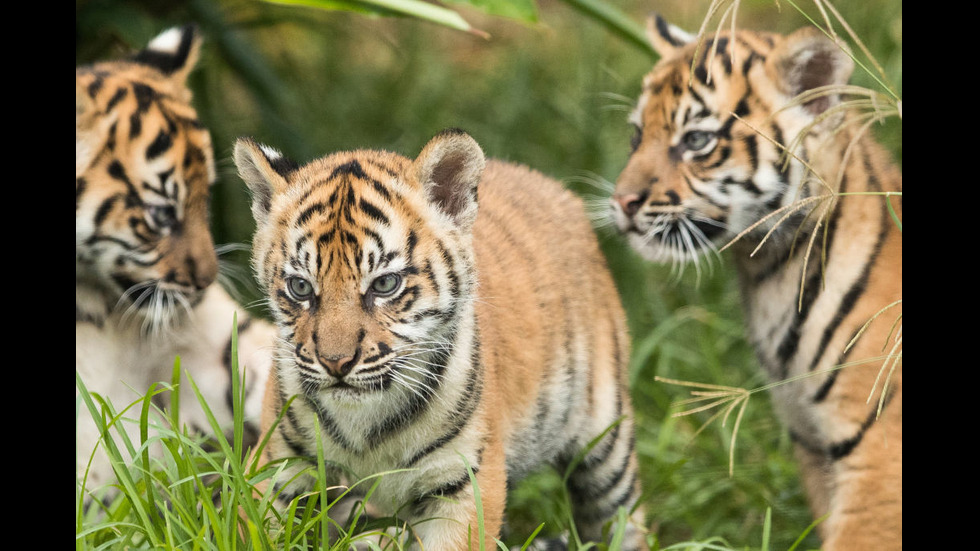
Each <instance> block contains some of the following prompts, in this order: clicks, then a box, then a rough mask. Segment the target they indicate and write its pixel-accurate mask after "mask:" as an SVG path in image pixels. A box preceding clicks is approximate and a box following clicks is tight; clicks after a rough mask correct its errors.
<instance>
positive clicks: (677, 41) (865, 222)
mask: <svg viewBox="0 0 980 551" xmlns="http://www.w3.org/2000/svg"><path fill="white" fill-rule="evenodd" d="M648 34H649V35H650V39H651V41H652V42H653V45H654V47H655V49H656V50H657V51H658V52H659V53H660V54H661V56H662V57H661V59H660V61H659V62H658V63H657V64H656V66H655V67H654V68H653V70H652V71H651V72H650V73H649V74H648V75H647V76H646V77H645V79H644V81H643V91H642V94H641V95H640V98H639V102H638V104H637V108H636V110H635V112H634V113H633V115H632V122H633V123H634V124H635V126H636V136H635V138H634V141H633V145H634V151H633V153H632V155H631V157H630V158H629V161H628V163H627V166H626V167H625V169H624V170H623V172H622V174H621V175H620V176H619V178H618V181H617V184H616V192H615V194H614V197H613V201H612V206H613V210H614V217H615V219H616V222H617V225H618V227H619V229H620V230H621V231H622V232H623V233H624V234H625V235H626V236H628V238H629V241H630V243H631V244H632V246H633V247H634V248H635V249H636V250H637V251H639V252H640V253H641V254H642V255H643V256H645V257H646V258H649V259H652V260H656V261H664V260H673V261H674V262H685V261H691V260H694V261H697V258H698V257H699V256H700V255H705V254H715V253H716V251H717V249H716V248H715V247H716V246H720V245H723V244H725V243H728V242H729V241H731V240H732V239H733V237H735V236H737V235H739V234H743V233H744V235H742V236H740V238H739V239H737V240H735V241H734V243H733V245H732V247H731V248H732V253H733V256H734V258H735V264H736V266H737V272H738V277H739V283H740V288H741V294H742V297H743V302H744V310H745V316H746V319H747V325H748V335H749V338H750V339H751V341H752V343H753V344H754V346H755V349H756V352H757V356H758V358H759V361H760V363H761V364H762V366H763V367H764V368H765V370H766V372H767V373H768V375H769V376H770V378H771V379H772V380H773V381H783V380H785V379H788V378H794V380H793V381H792V382H790V383H787V384H783V385H779V386H776V387H775V388H773V390H772V396H773V398H774V402H775V405H776V408H777V411H778V413H779V414H780V416H781V418H782V419H783V421H785V424H786V425H787V426H788V427H789V430H790V431H791V434H792V437H793V439H794V441H795V447H796V450H797V454H798V458H799V461H800V464H801V470H802V473H803V477H804V481H805V485H806V488H807V490H808V494H809V497H810V501H811V504H812V507H813V511H814V513H815V515H817V516H822V515H824V514H828V517H827V519H826V520H825V521H823V522H822V523H821V524H820V529H821V533H822V537H823V539H824V542H825V544H826V545H825V547H824V548H825V549H827V550H837V549H862V550H866V549H899V548H901V544H902V367H901V362H900V361H898V362H897V365H895V369H894V371H893V372H892V371H891V363H889V362H886V361H884V360H883V356H885V355H886V352H887V351H888V350H889V349H891V348H892V347H893V345H894V341H895V340H896V337H895V335H894V334H892V332H893V331H894V330H895V323H894V322H895V321H896V320H899V321H900V319H901V313H902V307H901V299H902V233H901V229H900V226H899V225H898V224H896V222H895V221H894V220H893V219H892V216H891V215H890V213H889V207H888V203H886V199H885V198H884V197H883V196H882V195H881V194H882V193H884V192H898V193H899V196H898V197H892V198H888V199H887V201H888V202H890V204H891V206H892V207H893V208H894V210H895V212H896V216H897V217H900V216H901V212H902V210H901V209H902V201H901V196H900V192H901V190H902V175H901V172H900V170H899V169H898V168H896V166H895V164H894V163H893V162H892V161H891V160H890V159H889V157H888V155H887V154H886V153H885V152H884V151H883V149H882V147H881V146H879V145H878V144H877V143H875V142H874V141H873V139H872V138H870V137H868V136H867V135H865V134H864V133H863V132H861V131H860V130H861V129H860V126H861V125H860V123H857V124H855V123H854V119H853V114H847V115H844V114H843V113H842V112H841V111H842V103H841V98H840V97H838V96H837V95H835V94H834V93H825V94H823V95H820V94H819V93H818V94H817V95H815V96H814V97H812V98H810V100H809V101H805V102H804V103H802V104H790V101H791V100H792V99H793V98H794V97H796V96H797V95H798V94H801V93H804V92H807V91H814V90H817V91H818V92H819V90H821V89H822V88H821V87H824V86H840V85H844V84H846V83H847V82H848V79H849V78H850V76H851V72H852V69H853V61H852V60H851V58H850V57H849V55H848V54H847V53H846V52H845V50H843V49H842V47H841V46H839V45H838V44H836V43H835V42H833V41H832V40H831V39H829V38H828V37H826V36H825V35H824V34H822V33H821V32H819V31H817V29H815V28H806V29H802V30H799V31H797V32H795V33H792V34H790V35H788V36H781V35H777V34H769V33H761V32H750V31H739V32H738V33H737V34H736V35H735V36H731V35H729V34H727V33H726V34H721V35H719V36H717V37H715V38H708V39H706V40H704V42H703V44H701V45H700V49H698V40H697V38H696V37H695V36H692V35H690V34H687V33H685V32H683V31H681V30H680V29H678V28H677V27H675V26H672V25H669V24H668V23H666V22H665V21H664V20H663V19H661V18H660V17H656V18H655V19H652V20H651V22H650V24H649V25H648ZM696 52H697V53H696ZM695 55H696V56H697V58H696V60H695ZM709 74H710V78H709ZM798 137H799V138H801V139H802V141H800V142H799V145H798V146H795V147H794V146H793V145H792V144H794V143H796V141H795V140H796V139H797V138H798ZM773 142H776V143H778V144H781V145H775V144H774V143H773ZM782 146H786V147H791V148H792V153H793V155H792V156H791V157H790V160H789V162H788V164H785V165H784V164H783V162H782V161H783V149H782ZM831 192H838V193H840V194H842V195H841V196H840V197H839V198H838V199H837V200H836V202H830V201H824V202H820V201H818V200H817V199H816V198H818V197H819V196H821V195H829V194H830V193H831ZM848 194H854V195H848ZM873 194H877V195H873ZM800 201H804V203H798V202H800ZM791 205H798V206H799V207H800V208H799V209H797V210H794V207H791ZM808 205H809V207H808ZM813 206H817V209H816V210H815V211H814V212H812V213H810V212H809V211H810V210H811V208H812V207H813ZM772 213H776V214H774V215H773V214H772ZM767 215H771V216H769V217H768V218H766V216H767ZM754 224H758V225H756V226H754V227H753V225H754ZM770 231H771V232H772V234H771V235H769V236H768V238H767V239H766V241H765V243H763V244H762V246H761V247H760V248H759V249H758V251H757V252H755V249H756V248H757V247H758V246H759V245H760V243H762V241H763V238H764V237H765V236H766V234H767V232H770ZM812 238H815V243H814V245H813V246H812V247H811V246H810V245H809V244H810V242H811V239H812ZM893 304H894V305H893ZM889 305H893V306H892V307H891V308H888V309H886V307H888V306H889ZM883 309H886V310H885V311H884V312H883V313H882V314H881V315H880V316H879V317H878V318H877V319H876V320H875V321H874V322H873V323H871V324H870V325H869V326H868V327H867V330H865V331H863V332H861V330H862V327H864V326H865V324H866V322H868V321H869V320H871V319H872V318H875V316H876V314H877V313H878V312H879V311H881V310H883ZM897 331H899V339H898V342H900V326H899V328H898V329H897ZM856 336H860V338H859V339H858V340H857V341H856V344H854V345H853V346H849V343H851V341H852V340H853V339H854V338H855V337H856ZM837 366H846V367H844V368H843V369H835V368H836V367H837ZM883 366H884V369H883ZM889 373H890V374H889ZM879 375H880V376H881V380H876V379H877V378H878V377H879ZM801 376H802V378H800V377H801ZM886 378H890V380H889V381H888V384H887V386H886V385H885V384H883V383H884V381H885V379H886ZM796 379H799V380H796ZM883 393H884V394H883ZM879 405H882V406H883V408H882V410H881V412H880V413H879V411H878V408H879Z"/></svg>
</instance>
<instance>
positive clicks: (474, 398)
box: [404, 363, 483, 468]
mask: <svg viewBox="0 0 980 551" xmlns="http://www.w3.org/2000/svg"><path fill="white" fill-rule="evenodd" d="M472 372H473V375H472V376H470V377H468V379H469V381H468V382H467V384H466V390H465V391H464V392H463V395H462V397H461V398H460V400H459V401H458V402H457V403H456V404H455V405H453V411H452V413H451V414H450V416H449V417H450V419H451V420H452V425H451V426H450V427H449V430H448V431H446V432H445V433H443V435H442V436H440V437H439V438H437V439H435V440H433V441H432V442H430V443H429V445H428V446H426V447H424V448H422V449H421V450H419V451H418V452H417V453H416V454H415V455H414V456H412V458H411V459H409V460H408V461H406V462H405V464H404V468H409V467H411V466H413V465H415V464H416V463H418V462H419V461H420V460H421V459H422V458H423V457H425V456H427V455H429V454H431V453H432V452H434V451H436V450H438V449H440V448H442V447H443V446H445V445H446V444H448V443H449V442H451V441H452V440H453V439H454V438H456V437H457V436H458V435H459V433H460V432H462V430H463V429H464V428H465V427H466V425H468V424H469V422H470V419H471V418H472V417H473V412H475V411H476V408H477V406H478V405H479V404H480V401H481V400H482V399H483V373H482V371H481V366H480V364H479V363H474V364H473V368H472Z"/></svg>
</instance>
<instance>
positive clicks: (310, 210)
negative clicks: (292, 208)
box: [293, 203, 328, 242]
mask: <svg viewBox="0 0 980 551" xmlns="http://www.w3.org/2000/svg"><path fill="white" fill-rule="evenodd" d="M327 210H328V207H327V205H325V204H324V203H313V204H312V205H310V206H308V207H306V208H305V209H303V211H302V212H300V214H299V216H297V217H296V221H295V222H293V224H294V225H296V226H302V225H304V224H306V223H307V222H309V221H310V218H313V215H314V214H323V213H325V212H327ZM322 238H323V236H320V239H318V242H322V241H321V240H322Z"/></svg>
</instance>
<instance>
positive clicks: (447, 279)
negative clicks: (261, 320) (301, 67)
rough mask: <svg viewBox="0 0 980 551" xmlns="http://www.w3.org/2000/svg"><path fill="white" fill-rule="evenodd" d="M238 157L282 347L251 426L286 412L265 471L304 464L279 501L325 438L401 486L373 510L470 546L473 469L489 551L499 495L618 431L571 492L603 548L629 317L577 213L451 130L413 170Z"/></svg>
mask: <svg viewBox="0 0 980 551" xmlns="http://www.w3.org/2000/svg"><path fill="white" fill-rule="evenodd" d="M235 160H236V164H237V165H238V167H239V172H240V174H241V175H242V177H243V179H244V180H245V182H246V183H247V184H248V186H249V188H250V189H251V191H252V194H253V213H254V214H255V218H256V222H257V229H256V233H255V239H254V242H253V264H254V267H255V271H256V274H257V277H258V279H259V281H260V283H261V284H262V285H263V286H264V288H265V289H266V290H267V293H268V296H269V299H270V304H271V307H272V311H273V314H274V317H275V319H276V320H277V322H278V325H279V328H280V337H281V340H280V348H279V351H278V353H277V355H276V356H277V362H276V366H275V371H274V373H275V375H274V380H275V381H276V384H275V385H271V384H270V385H269V387H268V391H267V392H268V393H267V405H268V408H267V409H266V411H265V415H266V417H265V418H264V420H263V426H265V427H270V426H271V425H272V421H273V420H274V418H275V416H276V415H277V413H278V412H279V411H280V409H281V406H282V404H283V403H284V401H285V400H287V399H289V398H290V397H293V396H295V397H296V398H295V399H294V401H293V402H292V404H291V407H290V408H289V409H288V411H287V412H286V414H285V416H284V417H283V420H282V422H281V424H280V425H278V427H276V430H275V432H274V433H273V434H272V440H271V442H270V446H269V448H268V451H269V453H268V454H267V455H266V458H265V459H266V460H267V461H271V460H274V459H276V458H282V457H290V456H299V457H304V458H307V459H305V460H304V461H301V462H300V464H299V465H297V466H294V467H293V468H292V469H291V470H289V471H287V473H285V474H286V475H287V476H284V477H280V478H279V480H280V486H279V489H280V490H281V491H282V495H283V496H284V498H285V499H284V500H283V501H288V500H289V499H290V498H292V497H294V496H297V495H299V494H301V493H303V492H305V491H307V490H308V489H309V488H310V487H311V484H312V481H311V480H310V479H309V478H306V477H301V479H300V480H299V482H298V483H296V484H290V485H286V486H282V484H284V483H285V482H286V481H287V480H289V475H292V474H293V473H295V472H297V471H298V470H299V469H301V468H303V467H304V466H306V467H309V466H311V465H310V463H309V462H310V461H312V459H311V458H312V457H314V456H315V454H316V451H317V446H318V443H317V442H316V438H315V433H316V430H317V427H316V424H317V423H318V424H319V430H320V432H321V434H322V442H320V444H321V445H322V447H323V450H324V455H325V457H326V458H327V459H328V460H330V461H332V462H336V463H339V464H341V465H345V466H347V467H348V468H349V469H350V470H351V471H352V472H353V473H354V475H355V476H357V477H361V476H368V475H372V474H374V473H379V472H385V471H392V470H398V469H409V470H408V471H407V472H402V473H398V474H389V475H387V476H385V477H384V479H383V481H382V483H381V485H380V487H379V488H378V490H377V491H376V493H375V494H374V495H373V501H372V503H373V505H374V506H375V507H377V508H378V510H379V511H380V512H381V513H383V514H386V515H393V514H397V515H399V516H400V517H401V518H403V519H404V520H407V521H408V522H409V523H410V524H411V525H412V526H413V529H414V531H415V534H416V535H417V536H418V538H419V540H420V542H421V544H422V546H423V547H424V549H426V550H441V549H466V548H477V547H478V543H479V542H477V541H475V539H476V537H477V530H478V521H477V518H476V516H475V515H476V509H475V503H474V487H473V485H472V484H471V482H470V479H469V476H468V474H467V470H466V465H469V466H470V467H472V469H473V471H474V472H475V473H476V479H477V481H478V487H479V490H480V492H481V498H482V505H483V514H484V522H485V527H486V538H487V539H486V542H485V543H486V544H487V546H488V547H487V548H490V547H496V545H495V544H494V543H493V538H494V537H498V536H499V534H498V531H499V528H500V526H501V523H502V515H503V510H504V504H505V499H506V488H507V486H508V484H512V483H514V482H517V481H518V480H520V479H521V478H522V477H523V476H525V475H526V474H528V473H529V472H530V471H531V470H533V469H536V468H538V467H539V466H541V465H542V464H546V463H551V464H553V465H557V466H559V467H562V466H565V465H568V464H569V462H570V461H571V460H572V459H573V458H574V457H575V455H576V454H577V453H579V452H581V451H582V450H583V447H584V446H585V445H586V444H587V443H588V442H589V441H590V440H592V439H593V438H596V437H597V436H599V435H600V434H601V433H602V431H603V430H605V429H606V428H608V427H611V426H613V425H614V424H615V423H616V421H617V420H618V419H620V418H621V417H622V418H623V419H622V421H621V422H620V423H619V424H615V427H614V428H613V429H612V430H611V431H610V432H609V434H608V435H607V436H605V437H604V438H603V439H602V440H601V441H600V442H599V443H598V445H596V446H595V447H594V448H593V449H591V451H590V452H589V454H588V455H587V456H586V457H585V460H584V461H583V462H582V463H581V466H580V467H579V468H578V469H577V470H575V474H574V476H573V477H572V480H571V484H570V490H571V493H572V495H573V496H574V497H573V501H574V509H575V518H576V520H577V523H578V528H579V533H580V534H582V535H584V536H585V537H586V538H594V539H598V538H601V530H602V526H603V524H606V523H607V522H608V521H609V520H610V519H611V517H612V515H613V514H614V513H615V512H616V511H617V508H618V507H625V508H627V509H630V508H632V507H633V506H634V505H635V503H636V500H637V497H638V481H637V472H636V457H635V454H634V453H633V436H632V435H633V430H632V419H631V409H630V400H629V395H628V393H627V389H626V385H625V381H624V376H625V373H624V366H625V362H626V360H627V357H628V353H629V346H628V336H627V333H626V328H625V320H624V313H623V310H622V307H621V305H620V302H619V299H618V296H617V294H616V289H615V287H614V285H613V282H612V279H611V277H610V274H609V273H608V271H607V268H606V265H605V260H604V258H603V256H602V254H601V252H600V250H599V248H598V243H597V241H596V239H595V237H594V235H593V233H592V230H591V228H590V225H589V223H588V221H587V219H586V217H585V215H584V211H583V206H582V204H581V202H580V200H578V199H577V198H575V197H574V196H573V195H572V194H571V193H569V192H567V191H565V190H564V189H562V187H561V185H560V184H558V183H556V182H555V181H553V180H550V179H547V178H545V177H544V176H542V175H541V174H538V173H535V172H532V171H530V170H528V169H526V168H523V167H519V166H513V165H508V164H504V163H500V162H495V161H490V162H486V161H485V160H484V157H483V152H482V151H481V150H480V148H479V146H478V145H477V144H476V142H475V141H473V139H472V138H471V137H470V136H469V135H467V134H465V133H463V132H460V131H446V132H444V133H442V134H440V135H438V136H436V137H435V138H433V139H432V141H430V143H429V144H428V145H427V146H426V147H425V148H424V149H423V151H422V152H421V154H420V155H419V156H418V157H417V158H416V159H415V160H410V159H407V158H404V157H402V156H399V155H396V154H392V153H386V152H380V151H353V152H342V153H336V154H333V155H330V156H327V157H324V158H321V159H318V160H315V161H313V162H311V163H309V164H307V165H305V166H303V167H296V165H294V164H292V163H290V162H288V161H286V160H285V159H284V158H283V157H282V156H281V155H279V154H278V153H277V152H275V151H274V150H272V149H270V148H268V147H265V146H259V145H257V144H255V143H254V142H252V141H250V140H241V141H239V143H238V145H237V146H236V149H235ZM477 184H479V186H478V187H477ZM478 196H479V201H478V200H477V197H478ZM478 203H479V214H477V204H478ZM443 498H448V499H443ZM634 518H636V519H642V513H641V512H640V511H639V510H637V511H635V514H634ZM425 519H437V520H430V521H428V522H417V521H421V520H425ZM628 534H629V535H628V536H627V542H628V543H627V545H626V548H627V549H636V548H638V547H639V545H640V540H641V538H642V533H641V531H640V530H639V529H637V528H636V527H631V528H630V529H629V532H628Z"/></svg>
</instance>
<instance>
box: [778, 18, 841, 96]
mask: <svg viewBox="0 0 980 551" xmlns="http://www.w3.org/2000/svg"><path fill="white" fill-rule="evenodd" d="M853 71H854V60H852V59H851V56H850V53H849V50H848V49H847V46H846V45H844V44H843V43H838V42H834V41H833V40H832V39H831V38H830V37H828V36H827V35H825V34H824V33H823V32H822V31H820V30H818V29H816V28H814V27H805V28H802V29H800V30H798V31H796V32H794V33H792V34H790V35H789V36H787V37H786V38H785V39H784V40H783V41H782V42H781V43H780V44H778V45H777V46H776V48H775V49H774V50H773V51H772V53H770V54H769V56H768V58H767V59H766V73H767V74H768V75H769V78H771V79H772V81H773V82H775V83H776V86H778V87H779V90H780V92H782V93H784V94H786V95H788V96H790V97H796V96H798V95H799V94H802V93H803V92H807V91H809V90H813V89H816V88H820V87H823V86H843V85H845V84H847V82H848V80H849V79H850V78H851V73H852V72H853ZM838 101H839V96H838V95H837V94H826V95H821V96H820V97H818V98H816V99H813V100H811V101H808V102H807V103H805V104H804V105H805V107H806V108H807V109H808V110H809V111H810V112H812V113H813V114H815V115H819V114H820V113H823V112H824V111H826V110H827V109H828V108H830V107H831V106H833V105H834V104H836V103H837V102H838Z"/></svg>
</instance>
